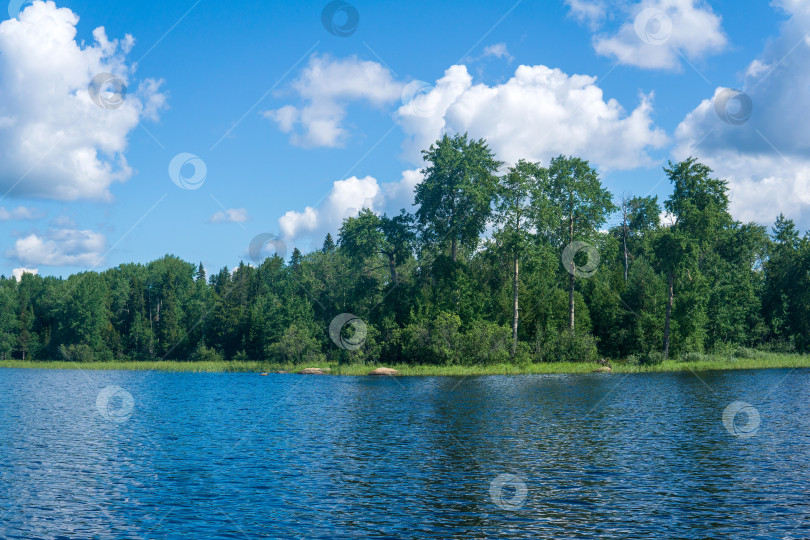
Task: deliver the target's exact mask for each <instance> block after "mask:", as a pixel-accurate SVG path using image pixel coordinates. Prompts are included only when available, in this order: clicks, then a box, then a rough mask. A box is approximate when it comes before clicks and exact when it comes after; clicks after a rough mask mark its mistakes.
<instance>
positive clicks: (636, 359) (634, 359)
mask: <svg viewBox="0 0 810 540" xmlns="http://www.w3.org/2000/svg"><path fill="white" fill-rule="evenodd" d="M641 360H642V357H641V356H639V355H637V354H631V355H630V356H628V357H627V358H625V359H624V360H623V361H622V362H621V363H623V364H627V365H628V366H639V365H641Z"/></svg>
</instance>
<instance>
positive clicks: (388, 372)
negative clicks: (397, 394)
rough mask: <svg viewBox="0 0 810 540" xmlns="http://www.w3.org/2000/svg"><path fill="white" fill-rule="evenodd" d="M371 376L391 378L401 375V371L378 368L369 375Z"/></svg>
mask: <svg viewBox="0 0 810 540" xmlns="http://www.w3.org/2000/svg"><path fill="white" fill-rule="evenodd" d="M369 375H388V376H389V377H393V376H394V375H399V371H397V370H395V369H392V368H388V367H378V368H377V369H375V370H373V371H372V372H371V373H369Z"/></svg>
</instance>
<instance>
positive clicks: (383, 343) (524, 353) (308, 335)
mask: <svg viewBox="0 0 810 540" xmlns="http://www.w3.org/2000/svg"><path fill="white" fill-rule="evenodd" d="M423 157H424V160H425V166H424V169H423V173H424V181H423V182H421V183H420V184H418V185H417V187H416V189H415V199H414V204H415V207H416V208H418V209H417V210H416V212H415V214H409V213H407V212H406V211H405V210H402V211H401V212H400V213H399V214H398V215H394V216H388V215H385V214H383V215H377V214H375V213H374V212H372V211H370V210H368V209H364V210H362V211H360V212H359V213H358V214H357V215H356V216H353V217H350V218H347V219H346V220H344V221H343V223H342V225H341V227H340V231H339V233H338V235H337V239H333V237H332V236H331V234H327V236H326V238H325V240H324V242H323V247H322V249H320V250H317V251H314V252H312V253H308V254H303V253H301V252H300V251H299V250H298V249H295V250H293V252H292V253H291V254H290V256H289V258H287V257H286V254H284V253H283V250H279V251H282V253H275V254H272V256H268V257H265V258H264V259H263V260H262V261H261V262H260V263H257V264H256V265H255V266H254V265H249V264H245V263H244V262H243V263H240V264H239V266H238V267H237V268H236V269H235V270H233V271H231V270H229V269H227V268H223V269H221V270H220V271H219V272H218V273H216V274H213V275H211V276H206V273H205V270H204V268H203V266H202V264H199V265H196V264H193V263H190V262H186V261H183V260H181V259H179V258H177V257H175V256H172V255H166V256H164V257H163V258H162V259H159V260H156V261H153V262H150V263H148V264H139V263H130V264H122V265H120V266H117V267H115V268H111V269H109V270H106V271H103V272H83V273H79V274H75V275H71V276H70V277H68V278H67V279H62V278H56V277H42V276H38V275H32V274H23V275H22V276H21V278H20V279H19V281H17V280H16V279H14V278H5V277H2V278H0V358H2V359H10V358H17V359H24V360H28V359H33V360H46V359H48V360H50V359H67V360H75V361H105V360H161V359H179V360H221V359H236V360H247V359H252V360H266V361H272V362H285V363H312V362H319V361H325V360H329V361H336V362H366V363H376V362H382V363H389V364H397V363H414V364H423V363H424V364H489V363H504V362H516V363H528V362H549V361H563V360H565V361H594V360H596V359H597V358H599V357H600V356H603V357H609V358H629V359H630V360H631V361H635V362H641V363H655V362H659V361H661V360H662V359H664V358H668V357H671V356H674V357H680V358H685V357H688V356H689V355H692V354H703V353H707V352H714V353H717V352H721V353H724V354H725V353H733V352H734V351H737V350H742V351H745V350H748V349H750V348H764V349H770V350H777V351H797V352H802V353H804V352H806V351H807V349H808V346H809V345H810V344H808V339H810V338H809V337H808V336H810V286H809V285H810V283H808V282H810V236H809V235H808V234H807V233H805V234H804V236H801V235H800V233H799V231H798V230H797V229H796V226H795V224H794V222H793V221H791V220H790V219H786V218H785V217H784V216H782V215H779V217H778V218H777V219H776V222H775V224H774V225H773V227H772V228H771V230H770V231H768V230H767V229H766V228H765V227H763V226H760V225H758V224H755V223H746V224H744V223H740V222H738V221H735V220H734V219H733V218H732V216H731V214H730V213H729V198H728V186H727V183H726V182H725V181H723V180H719V179H716V178H713V177H712V171H711V170H710V169H709V168H708V167H707V166H705V165H703V164H701V163H699V162H698V161H697V160H695V159H693V158H689V159H686V160H685V161H682V162H679V163H671V162H670V163H669V165H668V166H667V167H665V168H664V170H665V173H666V175H667V177H668V178H669V180H670V182H671V184H672V194H671V195H670V196H669V198H668V199H666V200H665V201H663V210H665V211H666V212H667V214H668V215H669V216H670V217H671V220H672V222H671V223H666V224H662V223H661V220H660V216H661V215H662V205H661V204H660V203H659V201H658V198H657V197H647V196H629V195H623V196H621V197H620V199H619V200H616V199H615V198H614V196H613V195H612V194H611V193H610V192H609V191H608V190H607V189H605V187H604V186H603V185H602V183H601V181H600V178H599V174H598V173H597V171H596V170H594V169H593V168H592V167H591V166H590V165H589V164H588V162H587V161H585V160H583V159H580V158H577V157H568V156H559V157H555V158H553V159H551V160H550V162H549V163H548V166H542V165H541V164H539V163H533V162H529V161H525V160H521V161H519V162H518V163H516V164H515V165H513V166H511V167H508V168H507V169H505V172H503V173H501V174H499V171H504V169H503V165H504V164H503V163H501V162H499V161H498V160H497V159H496V156H495V155H494V154H493V152H492V151H491V150H490V148H489V146H488V145H487V143H486V141H485V140H483V139H481V140H476V139H472V138H469V137H468V136H467V135H466V134H465V135H457V136H452V137H451V136H448V135H446V136H444V137H443V138H441V139H440V140H438V141H436V142H435V143H434V144H433V145H431V147H430V148H429V149H427V150H424V151H423ZM611 216H615V217H616V219H614V220H613V221H614V222H615V223H616V224H615V225H614V226H611V227H609V228H607V229H604V227H605V225H606V223H608V221H609V219H610V218H611ZM344 313H347V314H351V316H350V317H348V318H346V317H344V318H343V319H340V320H348V319H351V320H352V322H351V324H344V325H343V326H342V328H338V329H337V332H338V333H339V334H340V335H338V336H336V335H335V330H334V321H335V317H336V316H338V315H340V314H344ZM330 323H332V326H333V328H332V329H331V331H330ZM343 338H345V339H346V341H345V342H344V339H343ZM345 343H351V344H352V346H346V345H345Z"/></svg>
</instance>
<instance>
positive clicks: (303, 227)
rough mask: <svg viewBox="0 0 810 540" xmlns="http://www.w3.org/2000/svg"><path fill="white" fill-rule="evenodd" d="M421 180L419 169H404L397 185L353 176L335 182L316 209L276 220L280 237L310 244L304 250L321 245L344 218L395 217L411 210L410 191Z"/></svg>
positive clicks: (292, 212) (371, 178)
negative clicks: (365, 210) (363, 211)
mask: <svg viewBox="0 0 810 540" xmlns="http://www.w3.org/2000/svg"><path fill="white" fill-rule="evenodd" d="M421 180H422V174H421V173H420V172H419V170H406V171H404V172H403V173H402V178H401V179H400V180H399V181H397V182H386V183H382V184H380V183H379V182H378V181H377V179H376V178H373V177H371V176H366V177H365V178H357V177H356V176H352V177H351V178H347V179H346V180H338V181H336V182H335V183H334V184H333V185H332V189H331V191H330V192H329V194H328V195H327V196H326V198H325V199H324V200H323V202H322V203H321V204H320V205H318V207H317V208H313V207H311V206H307V207H306V208H304V210H303V211H301V212H296V211H290V212H287V213H286V214H284V215H283V216H282V217H281V218H279V220H278V221H279V227H280V229H281V235H282V237H283V238H284V240H285V241H287V242H289V243H290V244H293V245H294V244H295V243H296V242H297V241H298V242H299V243H300V242H301V241H302V240H304V239H309V240H310V241H311V245H310V246H303V248H305V249H309V248H314V247H318V246H320V243H321V242H322V241H323V238H324V236H326V233H327V232H330V233H332V234H333V235H335V234H336V233H337V231H338V229H339V228H340V225H341V223H343V220H344V219H346V218H347V217H352V216H355V215H357V213H358V212H359V211H360V210H361V209H363V208H368V209H370V210H372V211H374V212H376V213H382V212H385V213H388V214H389V215H393V214H398V213H399V210H400V209H401V208H406V209H410V208H411V206H412V204H413V197H414V194H413V189H414V187H415V186H416V184H418V183H419V182H420V181H421Z"/></svg>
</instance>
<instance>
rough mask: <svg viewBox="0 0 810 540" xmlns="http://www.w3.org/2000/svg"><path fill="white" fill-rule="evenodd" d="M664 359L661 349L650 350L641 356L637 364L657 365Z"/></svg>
mask: <svg viewBox="0 0 810 540" xmlns="http://www.w3.org/2000/svg"><path fill="white" fill-rule="evenodd" d="M663 361H664V353H662V352H661V351H650V352H648V353H647V354H645V355H642V356H641V359H640V360H639V364H640V365H642V366H657V365H659V364H661V363H662V362H663Z"/></svg>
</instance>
